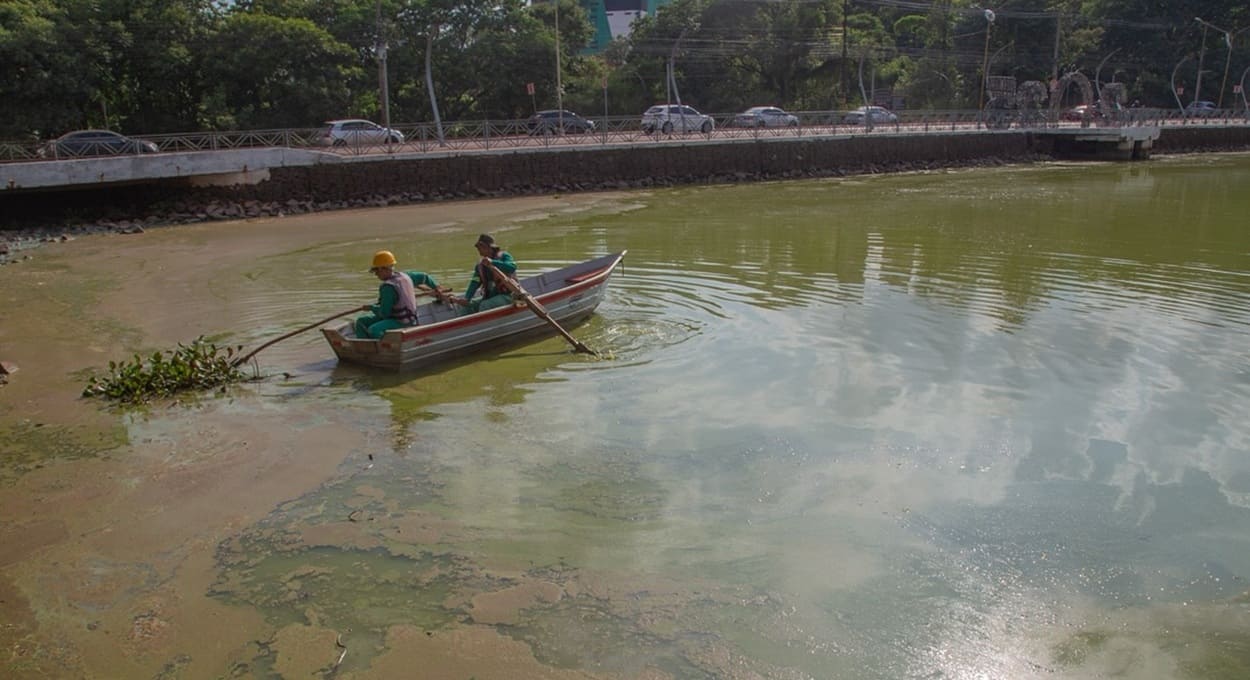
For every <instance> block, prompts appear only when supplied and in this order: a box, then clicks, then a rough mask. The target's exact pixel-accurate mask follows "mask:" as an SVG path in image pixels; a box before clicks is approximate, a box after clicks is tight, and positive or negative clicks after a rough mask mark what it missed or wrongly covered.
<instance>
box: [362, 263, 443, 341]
mask: <svg viewBox="0 0 1250 680" xmlns="http://www.w3.org/2000/svg"><path fill="white" fill-rule="evenodd" d="M397 264H398V263H397V261H396V260H395V254H394V253H392V252H391V251H389V250H379V251H378V252H376V253H374V254H373V260H372V263H371V265H370V267H369V271H370V272H372V273H373V275H374V276H376V277H378V280H379V281H381V282H382V283H381V285H379V286H378V301H377V302H376V303H375V304H372V305H365V306H363V307H361V308H360V311H362V312H369V314H366V315H365V316H362V317H359V318H358V319H356V324H355V328H356V337H357V338H361V339H373V340H380V339H381V338H382V335H383V334H384V333H386V332H387V331H389V330H392V329H395V328H404V327H407V326H415V325H416V324H417V293H416V289H417V286H425V287H428V288H430V289H432V290H435V291H439V290H440V289H439V288H438V283H437V282H435V281H434V277H432V276H430V275H429V274H426V273H425V272H418V271H411V272H401V271H398V270H397V269H396V268H395V266H396V265H397Z"/></svg>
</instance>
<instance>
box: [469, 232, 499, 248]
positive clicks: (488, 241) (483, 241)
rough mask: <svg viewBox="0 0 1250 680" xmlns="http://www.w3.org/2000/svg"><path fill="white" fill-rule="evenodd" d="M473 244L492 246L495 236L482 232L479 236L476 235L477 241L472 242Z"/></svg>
mask: <svg viewBox="0 0 1250 680" xmlns="http://www.w3.org/2000/svg"><path fill="white" fill-rule="evenodd" d="M473 245H475V246H476V245H487V246H490V247H492V248H494V247H495V237H494V236H491V235H490V234H482V235H481V236H479V237H477V243H474V244H473Z"/></svg>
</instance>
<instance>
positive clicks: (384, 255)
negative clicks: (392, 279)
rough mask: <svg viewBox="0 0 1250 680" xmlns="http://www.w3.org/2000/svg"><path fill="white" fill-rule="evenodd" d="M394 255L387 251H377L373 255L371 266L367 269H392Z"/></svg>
mask: <svg viewBox="0 0 1250 680" xmlns="http://www.w3.org/2000/svg"><path fill="white" fill-rule="evenodd" d="M394 266H395V255H394V254H393V253H392V252H391V251H389V250H379V251H378V252H376V253H374V254H373V266H372V267H370V268H369V269H371V270H372V269H377V268H379V267H394Z"/></svg>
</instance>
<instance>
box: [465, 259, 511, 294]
mask: <svg viewBox="0 0 1250 680" xmlns="http://www.w3.org/2000/svg"><path fill="white" fill-rule="evenodd" d="M490 263H491V264H493V265H495V269H498V270H499V271H501V272H503V273H504V274H505V275H506V276H512V275H513V274H515V273H516V260H514V259H512V253H509V252H508V251H506V250H501V251H499V255H498V256H496V257H495V258H491V261H490ZM482 287H483V286H482V282H481V281H480V280H478V275H477V267H474V268H473V278H472V279H470V280H469V286H468V287H467V288H465V289H464V299H466V300H472V299H473V294H474V293H476V292H477V289H478V288H482ZM484 287H485V289H486V290H484V291H482V297H483V298H488V297H491V296H493V295H498V294H499V293H505V292H507V291H504V290H495V282H494V281H487V282H486V285H485V286H484Z"/></svg>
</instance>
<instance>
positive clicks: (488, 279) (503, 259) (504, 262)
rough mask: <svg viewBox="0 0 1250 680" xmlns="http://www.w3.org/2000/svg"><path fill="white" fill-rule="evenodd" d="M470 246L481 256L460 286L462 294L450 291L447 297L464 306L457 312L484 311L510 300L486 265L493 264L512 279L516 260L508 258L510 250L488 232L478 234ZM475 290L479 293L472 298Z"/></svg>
mask: <svg viewBox="0 0 1250 680" xmlns="http://www.w3.org/2000/svg"><path fill="white" fill-rule="evenodd" d="M473 247H475V248H477V254H478V255H479V256H480V258H481V259H480V260H478V263H477V266H475V267H474V268H473V278H472V279H470V280H469V285H468V287H466V288H465V289H464V297H458V296H454V295H453V296H451V297H450V298H449V299H450V300H451V301H452V302H453V303H455V304H458V305H460V306H461V307H464V310H463V311H462V312H461V314H473V313H475V312H484V311H486V310H488V309H494V308H496V307H503V306H505V305H510V304H512V292H511V291H509V290H508V288H507V286H505V285H504V283H503V282H502V281H500V280H499V277H498V275H496V274H495V273H494V272H492V271H491V270H490V268H489V267H487V266H486V265H488V264H490V265H493V266H494V267H495V269H498V270H499V272H500V273H501V274H503V275H504V276H506V277H508V278H510V279H512V280H513V281H515V280H516V260H514V259H512V254H511V253H509V252H508V251H506V250H504V249H503V248H501V247H500V246H499V245H498V244H497V243H495V239H494V237H492V236H491V235H490V234H482V235H481V236H478V237H477V243H474V244H473ZM478 291H481V293H482V297H481V298H480V299H477V300H474V299H473V296H474V295H476V294H477V293H478Z"/></svg>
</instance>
